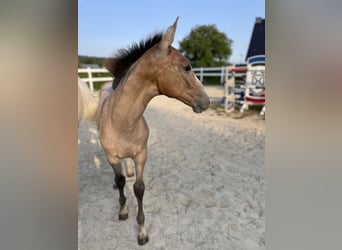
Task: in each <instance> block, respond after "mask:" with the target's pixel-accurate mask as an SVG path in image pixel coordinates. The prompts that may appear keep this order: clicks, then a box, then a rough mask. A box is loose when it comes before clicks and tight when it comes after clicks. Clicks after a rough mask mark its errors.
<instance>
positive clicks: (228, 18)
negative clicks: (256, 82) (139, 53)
mask: <svg viewBox="0 0 342 250" xmlns="http://www.w3.org/2000/svg"><path fill="white" fill-rule="evenodd" d="M177 16H179V21H178V26H177V32H176V36H175V40H174V42H173V46H174V47H175V48H179V41H181V40H182V39H183V38H184V37H185V36H187V35H188V34H189V33H190V31H191V29H192V28H194V27H195V26H196V25H208V24H215V25H216V26H217V28H218V30H219V31H221V32H224V33H225V34H226V35H227V36H228V37H229V38H230V39H232V40H233V47H232V48H233V54H232V55H231V57H230V62H232V63H239V62H241V59H244V58H245V56H246V53H247V49H248V45H249V41H250V39H251V34H252V29H253V25H254V22H255V18H256V17H262V18H265V0H235V1H232V0H211V1H209V0H185V1H184V0H172V1H161V0H160V1H156V0H145V1H144V0H140V1H138V0H125V1H114V0H102V1H93V0H79V1H78V54H79V55H87V56H99V57H108V56H111V55H112V54H113V53H114V52H115V50H116V49H119V48H125V47H127V46H128V45H130V44H131V43H132V42H137V41H140V40H142V39H145V38H146V37H147V36H148V35H151V34H153V33H155V32H157V31H165V30H166V29H167V27H168V26H169V25H171V24H172V23H173V22H174V21H175V19H176V17H177Z"/></svg>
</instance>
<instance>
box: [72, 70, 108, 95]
mask: <svg viewBox="0 0 342 250" xmlns="http://www.w3.org/2000/svg"><path fill="white" fill-rule="evenodd" d="M80 73H87V74H88V78H81V79H82V81H85V82H88V83H89V87H90V89H91V91H94V82H110V81H113V77H111V76H107V77H93V73H109V71H108V70H107V69H105V68H99V69H96V68H86V69H78V74H80Z"/></svg>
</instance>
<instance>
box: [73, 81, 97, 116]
mask: <svg viewBox="0 0 342 250" xmlns="http://www.w3.org/2000/svg"><path fill="white" fill-rule="evenodd" d="M98 105H99V91H96V92H92V91H91V90H90V89H89V87H88V86H87V84H86V83H85V82H83V81H82V80H80V79H78V122H80V120H81V119H85V120H90V121H94V120H95V117H96V110H97V106H98Z"/></svg>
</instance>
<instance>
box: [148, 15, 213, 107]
mask: <svg viewBox="0 0 342 250" xmlns="http://www.w3.org/2000/svg"><path fill="white" fill-rule="evenodd" d="M177 21H178V17H177V19H176V21H175V23H174V24H173V25H172V26H170V27H169V28H168V29H167V31H166V32H165V34H164V35H163V37H162V40H161V41H160V42H159V43H158V44H157V45H156V46H155V47H154V48H153V50H152V52H153V53H154V54H155V57H156V58H157V60H156V64H157V65H156V67H158V68H157V70H156V75H157V87H158V90H159V92H160V93H162V94H164V95H166V96H168V97H173V98H176V99H178V100H180V101H182V102H183V103H185V104H187V105H189V106H190V107H192V109H193V111H194V112H196V113H200V112H202V111H204V110H206V109H207V108H208V107H209V103H210V101H209V97H208V95H207V94H206V93H205V91H204V88H203V85H202V83H201V82H200V81H199V80H198V78H197V77H196V75H195V73H194V72H193V70H192V67H191V64H190V61H189V60H188V59H187V58H186V57H184V56H183V55H182V54H181V53H180V52H178V51H177V50H176V49H175V48H173V47H172V46H171V44H172V42H173V39H174V35H175V32H176V27H177Z"/></svg>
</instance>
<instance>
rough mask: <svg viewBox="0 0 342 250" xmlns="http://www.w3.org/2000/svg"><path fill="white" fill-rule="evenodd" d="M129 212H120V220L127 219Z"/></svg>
mask: <svg viewBox="0 0 342 250" xmlns="http://www.w3.org/2000/svg"><path fill="white" fill-rule="evenodd" d="M127 219H128V214H119V220H127Z"/></svg>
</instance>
